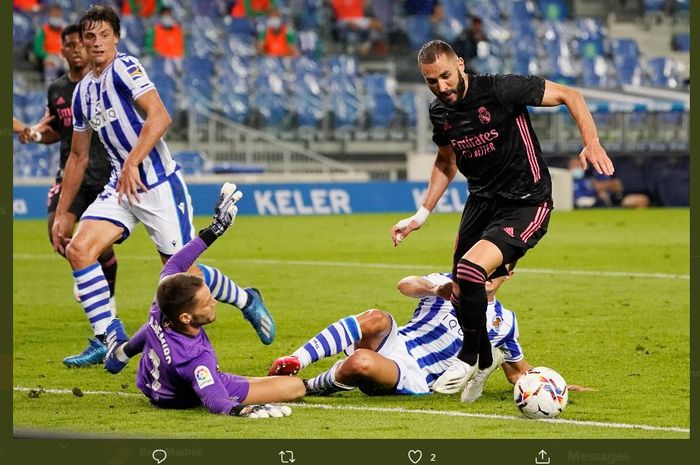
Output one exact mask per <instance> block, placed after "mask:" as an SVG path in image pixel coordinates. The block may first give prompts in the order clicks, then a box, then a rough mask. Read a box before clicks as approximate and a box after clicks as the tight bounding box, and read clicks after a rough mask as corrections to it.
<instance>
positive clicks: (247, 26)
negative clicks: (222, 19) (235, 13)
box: [226, 17, 256, 37]
mask: <svg viewBox="0 0 700 465" xmlns="http://www.w3.org/2000/svg"><path fill="white" fill-rule="evenodd" d="M226 32H227V33H229V34H240V35H244V36H251V37H255V35H256V30H255V23H254V22H253V20H251V19H250V18H231V17H228V18H226Z"/></svg>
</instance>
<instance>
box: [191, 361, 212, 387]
mask: <svg viewBox="0 0 700 465" xmlns="http://www.w3.org/2000/svg"><path fill="white" fill-rule="evenodd" d="M194 378H195V379H196V380H197V385H199V389H204V388H205V387H207V386H211V385H212V384H214V377H213V376H212V375H211V372H210V371H209V368H207V367H205V366H204V365H199V366H198V367H197V368H195V369H194Z"/></svg>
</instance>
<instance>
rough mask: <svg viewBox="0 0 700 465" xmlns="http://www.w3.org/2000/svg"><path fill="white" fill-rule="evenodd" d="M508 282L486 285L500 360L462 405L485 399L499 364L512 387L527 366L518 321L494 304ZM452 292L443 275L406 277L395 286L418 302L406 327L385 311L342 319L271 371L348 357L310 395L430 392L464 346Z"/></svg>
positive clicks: (314, 383) (311, 383)
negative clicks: (353, 391) (342, 354)
mask: <svg viewBox="0 0 700 465" xmlns="http://www.w3.org/2000/svg"><path fill="white" fill-rule="evenodd" d="M507 278H508V277H506V276H503V277H500V278H496V279H494V280H491V281H487V288H488V289H489V299H490V303H489V314H490V316H491V318H490V319H489V321H492V322H494V321H498V322H499V323H498V324H496V326H493V325H491V326H490V328H489V329H490V331H489V336H490V337H491V340H492V343H493V344H494V345H495V347H496V350H494V360H495V361H494V363H493V364H492V366H490V367H489V369H488V370H485V371H484V375H483V376H482V377H480V378H479V379H478V380H477V379H474V380H472V381H473V382H472V383H471V387H469V388H468V389H465V390H464V393H463V395H462V400H463V401H465V402H473V401H474V400H476V399H477V398H478V397H479V396H480V395H481V392H482V390H483V387H484V383H485V382H486V378H487V377H488V376H489V375H490V374H491V372H492V371H493V370H494V369H496V368H497V367H498V365H500V364H501V363H503V364H504V365H505V366H507V367H508V368H504V369H505V370H507V371H506V375H507V376H509V379H511V378H512V377H513V379H512V381H511V382H514V381H515V377H516V376H515V374H516V373H517V374H518V375H519V374H520V373H521V372H524V371H526V370H527V368H528V367H529V365H527V363H526V362H525V361H524V359H523V355H522V350H521V348H520V345H519V344H518V341H517V337H518V332H517V326H516V322H515V315H514V314H513V313H512V312H510V311H508V310H505V309H503V307H502V306H501V304H500V303H499V302H498V301H496V300H495V299H494V295H495V293H496V291H497V290H498V288H499V287H500V286H501V284H502V283H503V282H504V281H505V280H506V279H507ZM450 286H451V280H450V278H449V275H443V274H438V273H435V274H430V275H427V276H423V277H419V276H408V277H406V278H403V279H402V280H401V281H399V283H398V289H399V291H400V292H401V293H402V294H404V295H407V296H409V297H416V298H420V299H421V300H420V302H419V304H418V306H417V307H416V309H415V311H414V313H413V318H412V319H411V321H409V322H408V323H407V324H406V325H404V326H401V327H399V326H398V325H397V324H396V320H395V319H394V317H393V316H392V315H391V314H389V313H387V312H384V311H381V310H367V311H366V312H363V313H361V314H359V315H357V316H349V317H346V318H343V319H341V320H339V321H337V322H335V323H333V324H331V325H330V326H328V327H327V328H325V329H324V330H323V331H321V332H320V333H319V334H317V335H316V336H314V337H313V338H312V339H310V340H309V341H308V342H307V343H305V344H304V345H303V346H301V347H300V348H298V349H297V350H296V351H295V352H294V353H293V354H292V355H291V356H286V357H281V358H278V359H277V360H275V362H274V363H273V365H272V367H271V368H270V372H269V373H270V375H277V374H296V373H297V372H298V371H299V370H300V369H301V368H304V367H306V366H308V365H310V364H311V363H314V362H316V361H318V360H320V359H322V358H325V357H329V356H331V355H335V354H337V353H340V352H341V351H345V353H346V354H347V355H348V358H346V359H344V360H339V361H338V362H337V363H336V364H335V365H333V367H332V368H330V369H329V370H328V371H326V372H324V373H322V374H320V375H318V376H316V377H315V378H312V379H309V380H307V382H306V383H307V389H308V393H309V394H316V395H324V394H331V393H333V392H338V391H346V390H351V389H354V388H355V387H358V388H359V389H360V390H361V391H362V392H364V393H365V394H368V395H378V394H429V393H430V392H431V386H432V384H433V382H434V381H435V380H436V379H437V378H438V377H439V376H440V375H441V374H442V373H444V371H445V370H446V369H447V368H448V367H449V366H450V365H451V364H452V362H453V359H454V357H455V356H456V354H457V353H458V352H459V349H460V347H461V346H462V334H461V333H462V331H461V329H460V327H459V323H458V321H457V315H456V312H455V310H454V308H453V307H452V305H451V304H450V301H449V294H450V291H451V287H450ZM497 318H498V320H497ZM511 329H512V330H511ZM499 349H500V350H499ZM504 358H505V359H506V360H507V361H506V362H504ZM455 392H456V391H455Z"/></svg>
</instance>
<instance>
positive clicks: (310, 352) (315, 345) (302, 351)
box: [292, 316, 362, 368]
mask: <svg viewBox="0 0 700 465" xmlns="http://www.w3.org/2000/svg"><path fill="white" fill-rule="evenodd" d="M361 337H362V331H361V330H360V323H358V321H357V318H355V317H354V316H348V317H345V318H343V319H342V320H338V321H336V322H335V323H333V324H331V325H328V326H327V327H326V328H325V329H324V330H323V331H321V332H320V333H318V334H317V335H315V336H314V337H312V338H311V339H309V340H308V341H307V342H306V344H304V345H303V346H301V347H299V348H298V349H297V350H295V351H294V353H293V354H292V355H293V356H295V357H297V358H298V359H299V361H300V362H301V368H304V367H306V366H308V365H310V364H312V363H314V362H317V361H319V360H320V359H322V358H326V357H330V356H331V355H335V354H338V353H340V352H342V351H343V350H345V349H347V348H348V347H350V346H351V345H353V344H354V343H355V342H356V341H359V340H360V338H361Z"/></svg>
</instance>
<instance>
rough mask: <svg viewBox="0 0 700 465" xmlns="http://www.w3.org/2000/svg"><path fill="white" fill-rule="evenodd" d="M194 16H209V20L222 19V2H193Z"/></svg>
mask: <svg viewBox="0 0 700 465" xmlns="http://www.w3.org/2000/svg"><path fill="white" fill-rule="evenodd" d="M191 2H192V5H191V8H192V14H193V15H194V16H207V17H209V18H220V17H221V11H220V8H219V6H220V2H213V1H211V0H191Z"/></svg>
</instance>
